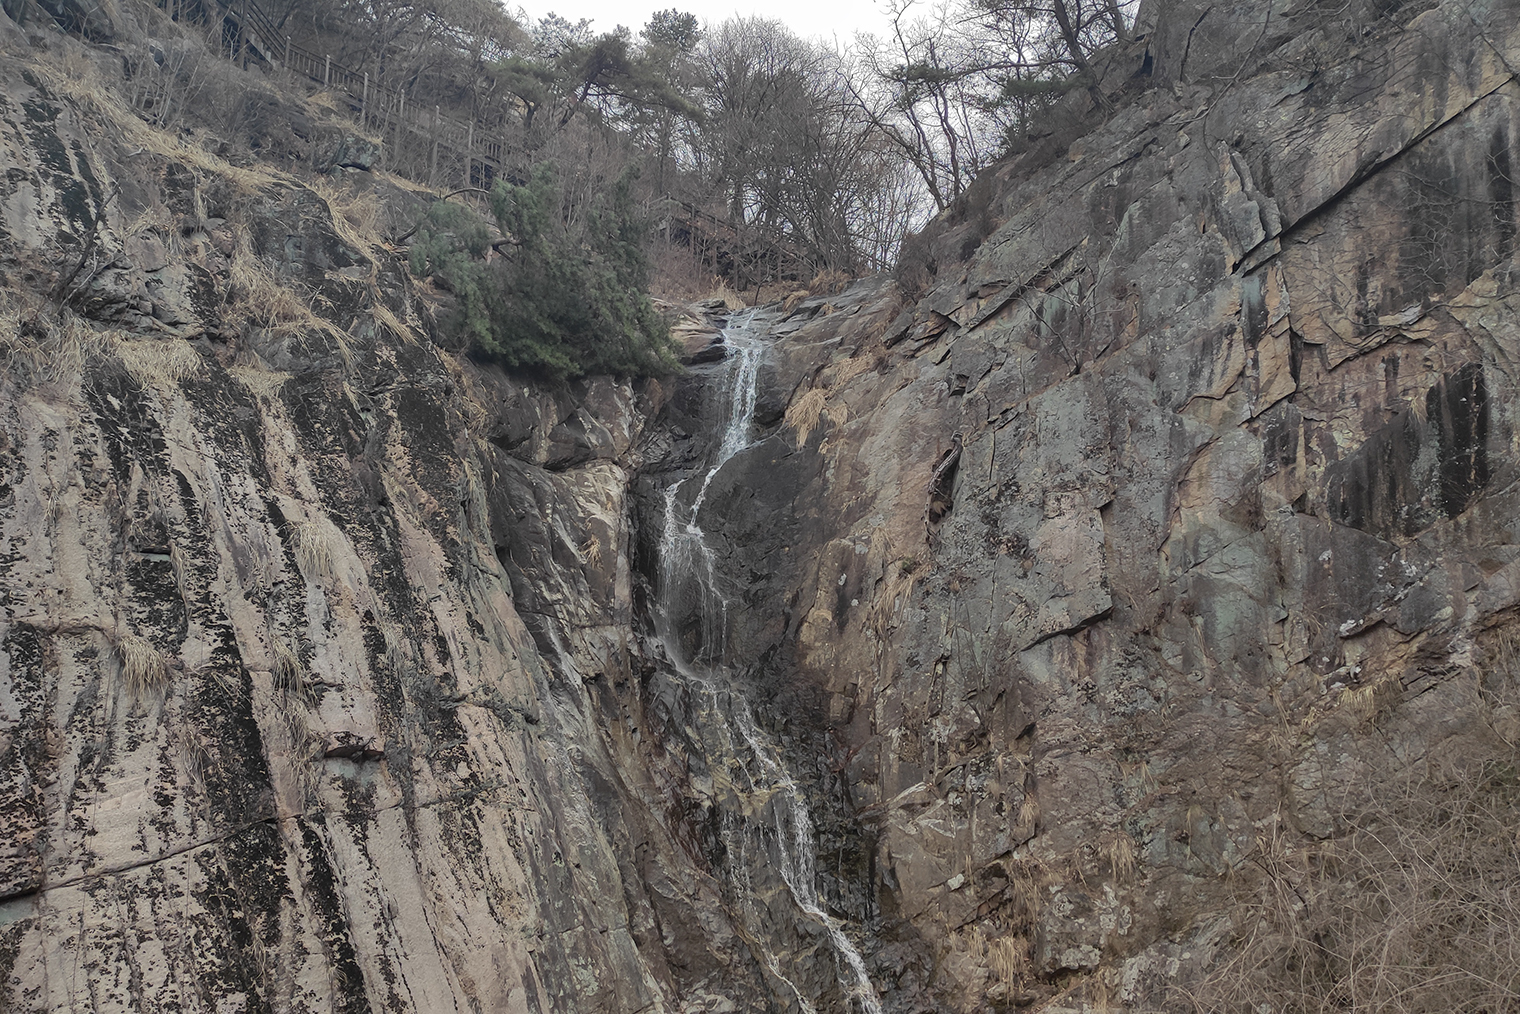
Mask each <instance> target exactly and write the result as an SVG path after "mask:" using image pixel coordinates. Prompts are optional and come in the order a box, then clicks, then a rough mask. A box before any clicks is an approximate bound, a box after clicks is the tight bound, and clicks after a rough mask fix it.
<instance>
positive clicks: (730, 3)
mask: <svg viewBox="0 0 1520 1014" xmlns="http://www.w3.org/2000/svg"><path fill="white" fill-rule="evenodd" d="M507 6H508V7H518V6H521V7H522V9H523V10H525V11H526V12H527V13H528V15H529V16H530V17H532V18H534V19H537V18H541V17H543V16H544V15H545V14H548V13H550V12H551V11H552V12H553V13H555V14H558V15H559V16H560V17H562V18H565V19H566V20H568V21H579V20H580V19H581V18H589V19H590V20H591V21H592V23H593V24H592V27H593V28H595V30H596V31H599V32H609V31H611V30H612V29H613V28H614V27H616V26H618V25H627V26H628V27H629V28H631V29H633V31H634V34H637V33H638V31H639V29H641V28H643V27H644V25H645V24H646V23H647V22H648V21H649V16H650V15H651V14H653V13H654V12H655V11H659V10H665V9H666V8H669V7H674V8H676V9H677V10H680V11H685V12H687V13H689V14H695V15H696V16H697V20H698V21H701V22H704V23H708V22H711V23H713V24H717V23H718V22H721V21H725V20H727V19H728V18H730V17H732V16H733V15H735V14H738V15H741V16H744V17H750V16H753V15H757V14H758V15H760V16H761V17H766V18H773V19H775V20H777V21H780V22H782V23H784V24H785V25H786V26H787V27H788V28H790V29H791V30H792V31H794V32H796V33H797V34H798V35H801V36H805V37H813V36H821V37H822V38H825V39H831V38H836V37H837V38H838V40H839V42H840V44H841V45H844V44H847V43H848V42H850V40H851V39H853V38H854V37H855V33H856V32H859V31H865V32H871V33H872V34H875V35H882V34H884V33H885V32H886V31H887V27H888V21H887V15H886V7H885V5H884V4H882V3H880V2H879V0H764V2H757V0H516V2H513V0H508V4H507Z"/></svg>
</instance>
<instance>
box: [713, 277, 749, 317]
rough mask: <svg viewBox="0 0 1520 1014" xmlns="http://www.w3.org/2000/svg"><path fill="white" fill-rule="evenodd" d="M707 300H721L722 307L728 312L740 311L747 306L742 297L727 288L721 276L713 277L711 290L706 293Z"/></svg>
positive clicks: (725, 281) (726, 283)
mask: <svg viewBox="0 0 1520 1014" xmlns="http://www.w3.org/2000/svg"><path fill="white" fill-rule="evenodd" d="M707 298H708V299H721V300H723V306H724V307H725V308H726V309H729V310H742V309H744V308H745V307H746V306H748V305H749V304H748V303H746V302H745V301H744V297H743V296H741V295H739V294H738V293H737V292H735V291H734V290H733V289H730V288H729V287H728V282H727V280H725V279H724V278H723V276H722V275H713V279H712V288H711V289H710V290H709V291H708V293H707Z"/></svg>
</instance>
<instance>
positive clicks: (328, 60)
mask: <svg viewBox="0 0 1520 1014" xmlns="http://www.w3.org/2000/svg"><path fill="white" fill-rule="evenodd" d="M331 86H332V54H331V53H328V54H327V56H326V57H324V58H323V60H322V87H323V88H330V87H331Z"/></svg>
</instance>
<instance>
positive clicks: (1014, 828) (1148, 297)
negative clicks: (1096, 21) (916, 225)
mask: <svg viewBox="0 0 1520 1014" xmlns="http://www.w3.org/2000/svg"><path fill="white" fill-rule="evenodd" d="M1289 6H1291V5H1289ZM1254 9H1255V10H1256V11H1257V14H1256V15H1253V16H1259V7H1257V8H1254ZM1221 10H1222V8H1221ZM1274 10H1276V8H1274ZM1218 13H1219V12H1217V11H1216V15H1217V14H1218ZM1239 13H1240V15H1241V16H1242V17H1245V16H1247V15H1248V14H1250V12H1248V11H1244V9H1242V11H1241V12H1239ZM1302 14H1303V12H1302V11H1300V12H1299V15H1302ZM1396 14H1397V18H1399V19H1403V20H1402V21H1399V22H1398V24H1397V25H1395V24H1394V22H1393V21H1392V20H1387V19H1385V20H1384V21H1380V22H1379V23H1378V26H1377V31H1376V32H1367V33H1364V34H1363V35H1362V37H1361V38H1362V39H1363V40H1364V41H1362V42H1358V43H1355V44H1354V45H1353V44H1352V43H1350V42H1348V41H1347V39H1348V38H1351V37H1352V36H1354V35H1355V33H1354V32H1353V33H1350V35H1347V34H1344V33H1342V32H1341V28H1339V27H1337V26H1336V25H1329V24H1328V23H1322V24H1318V25H1317V26H1316V27H1315V31H1308V30H1307V29H1306V30H1305V31H1304V32H1299V33H1295V34H1294V35H1293V37H1291V38H1283V39H1276V40H1275V41H1274V39H1273V37H1272V36H1271V34H1270V33H1267V35H1266V36H1263V37H1264V38H1265V39H1266V40H1267V41H1265V42H1263V43H1262V45H1263V46H1264V47H1266V48H1264V49H1261V50H1259V51H1256V52H1254V54H1253V56H1252V61H1259V65H1258V64H1257V63H1256V62H1250V63H1249V64H1248V69H1249V70H1250V71H1251V76H1250V77H1249V80H1247V79H1244V78H1239V79H1234V78H1237V77H1238V76H1237V75H1235V68H1237V67H1238V66H1239V63H1236V64H1234V65H1232V66H1231V68H1230V70H1229V74H1228V75H1226V76H1227V77H1231V78H1232V80H1231V82H1230V84H1229V85H1228V86H1227V87H1224V88H1222V89H1219V90H1215V89H1213V88H1212V87H1210V86H1207V85H1200V84H1189V83H1188V81H1190V80H1203V81H1207V80H1208V78H1209V76H1210V75H1209V74H1206V73H1200V74H1199V75H1198V77H1196V78H1190V77H1189V76H1188V75H1186V74H1184V75H1183V81H1182V82H1180V83H1179V84H1178V85H1177V87H1175V88H1168V89H1166V90H1163V91H1155V92H1145V93H1144V94H1142V95H1140V96H1138V97H1136V98H1135V99H1133V101H1130V102H1128V103H1127V104H1124V105H1123V106H1122V107H1121V108H1120V110H1119V111H1118V112H1116V113H1114V114H1113V115H1111V116H1109V117H1107V118H1106V120H1105V122H1103V123H1102V124H1101V125H1099V126H1096V127H1094V128H1092V129H1090V130H1088V131H1087V132H1086V133H1085V135H1084V136H1082V137H1080V138H1078V139H1076V140H1075V141H1074V142H1073V143H1071V144H1070V148H1069V150H1066V151H1064V152H1063V153H1062V155H1061V157H1060V158H1058V159H1056V160H1054V161H1052V160H1051V159H1050V157H1049V153H1048V152H1045V151H1043V150H1031V151H1029V152H1027V153H1026V154H1024V155H1022V156H1016V157H1015V158H1013V159H1011V160H1010V161H1009V162H1007V163H1005V164H1003V165H1001V166H999V167H998V168H997V169H995V170H994V171H992V172H991V173H989V174H988V175H987V177H986V178H984V179H982V180H980V181H978V183H977V186H976V192H975V193H973V194H971V195H968V198H967V201H966V202H965V206H964V207H959V208H957V209H954V210H953V211H952V212H951V213H950V214H948V215H947V216H946V217H945V218H944V219H943V220H942V221H940V222H937V223H936V224H934V225H932V226H931V227H930V229H929V230H928V232H927V233H926V234H925V236H923V237H920V238H919V239H918V240H917V241H916V246H915V249H916V250H917V251H918V253H917V254H916V255H915V256H916V258H917V260H916V261H915V263H914V264H913V265H912V268H913V270H915V271H917V272H919V273H920V274H919V275H918V276H917V280H918V281H920V282H924V283H925V284H924V286H923V291H922V296H921V298H917V299H916V300H915V299H913V298H905V297H902V296H894V295H893V294H892V293H891V292H890V291H889V290H886V289H883V288H881V287H880V286H881V283H869V284H867V285H862V286H858V287H857V288H856V289H855V290H853V291H852V292H851V293H849V294H847V295H846V296H845V297H843V298H841V299H838V300H835V302H836V304H837V305H841V306H851V307H852V309H854V310H855V312H854V313H853V314H838V313H836V314H833V315H830V316H818V317H814V318H811V319H807V320H804V321H798V320H793V321H790V322H788V323H789V326H790V327H791V328H792V329H793V330H792V332H791V333H790V334H789V335H788V336H787V337H786V338H784V339H783V340H782V341H780V342H779V343H778V344H777V345H776V347H775V351H774V362H773V365H772V368H771V369H772V376H773V377H778V378H788V379H787V383H786V384H785V385H784V386H786V387H788V388H790V390H791V392H792V393H791V394H790V395H789V396H788V399H787V400H788V401H789V404H790V406H791V409H790V412H789V414H788V416H787V417H786V419H785V420H784V421H780V422H778V423H777V424H776V426H775V428H774V429H771V430H762V431H761V433H760V435H761V436H763V437H764V439H763V440H762V441H761V442H760V443H758V444H757V445H756V447H755V448H754V449H753V453H752V454H750V455H749V456H747V457H741V458H736V459H735V461H734V462H733V466H732V467H733V468H734V470H735V472H734V474H733V475H732V476H725V477H724V480H723V481H724V483H725V486H724V488H725V489H733V490H740V491H744V492H743V495H742V496H738V495H735V496H734V497H733V499H734V500H735V501H736V503H735V504H734V506H733V507H732V508H731V510H732V511H733V513H724V512H720V511H718V510H716V509H715V510H714V523H713V527H712V532H711V540H712V542H713V544H714V545H715V546H719V547H721V548H720V552H721V553H722V554H724V555H725V560H726V562H725V564H724V568H723V569H724V570H725V572H726V573H730V574H749V575H751V577H750V580H749V583H748V584H747V585H746V586H745V587H743V588H741V589H740V590H739V592H738V594H739V595H740V597H741V598H742V600H743V601H745V602H746V603H751V604H754V606H755V608H753V609H752V610H751V612H752V613H756V614H758V615H750V613H747V614H746V616H745V617H743V618H741V619H739V620H736V621H735V622H734V623H733V625H732V630H731V632H730V637H731V638H732V639H733V644H734V645H735V646H736V648H735V650H736V651H737V652H738V654H739V655H740V657H748V658H752V659H755V660H756V664H755V666H754V674H753V678H754V680H755V685H756V688H757V693H758V694H759V695H760V699H761V700H763V701H766V702H767V704H766V705H765V706H762V707H761V708H759V710H761V711H762V712H763V713H762V715H761V719H762V721H765V720H767V715H768V716H769V720H770V721H772V722H774V723H775V724H776V725H777V726H778V727H781V728H791V727H793V726H794V725H796V726H802V725H804V724H806V723H808V722H822V723H823V724H824V726H825V727H826V728H827V730H828V734H827V736H825V737H819V739H818V740H817V743H819V744H822V743H827V746H826V747H824V746H802V745H801V744H802V743H804V742H811V741H808V740H807V738H806V736H805V735H802V734H799V735H798V736H797V737H796V742H797V744H798V756H797V761H798V763H799V764H802V765H804V766H809V767H810V768H811V770H812V771H813V772H814V777H815V779H816V780H817V783H818V784H819V785H820V786H825V785H828V784H830V779H831V778H833V777H836V775H835V772H840V771H842V772H843V776H842V777H843V778H844V783H845V784H844V790H843V795H844V797H845V799H847V803H846V804H845V805H846V806H847V807H848V808H849V809H851V810H853V812H854V813H855V815H856V820H855V822H853V823H852V822H850V821H848V820H846V821H843V822H841V824H840V833H841V836H842V840H849V841H851V842H854V843H865V845H864V847H865V848H866V849H867V850H868V851H870V852H871V853H872V854H873V858H872V863H871V868H870V870H868V871H862V872H860V873H859V874H858V875H859V876H860V877H863V878H866V881H867V882H868V883H869V884H870V891H869V892H868V893H869V894H870V895H874V902H873V904H872V905H865V906H862V907H861V911H862V912H863V913H865V917H866V918H868V919H872V920H874V921H872V922H871V925H872V927H873V929H874V931H875V932H876V934H877V938H876V939H877V941H878V944H879V946H880V951H879V953H881V954H882V955H888V954H892V953H896V952H895V951H893V948H894V947H897V946H899V942H902V943H903V944H904V945H905V946H908V947H911V948H916V949H917V950H918V952H919V953H926V954H929V955H932V961H931V966H932V968H933V970H934V971H933V972H932V973H930V975H929V978H928V981H924V980H923V979H917V978H915V976H914V975H912V974H909V973H908V972H907V971H893V970H892V969H894V968H896V967H897V966H896V965H893V964H892V963H891V962H890V961H888V960H887V959H886V958H885V957H884V958H883V964H882V971H881V974H882V976H883V979H882V982H881V983H879V985H881V986H883V987H884V988H887V989H892V988H893V987H894V983H896V988H898V989H899V990H901V991H904V992H903V993H902V994H901V995H903V996H907V995H910V994H911V995H914V996H926V995H932V996H934V997H935V998H936V1002H939V1003H943V1004H945V1005H946V1006H947V1007H950V1008H954V1009H964V1010H974V1009H984V1007H985V1005H986V1004H987V1003H989V1002H991V1003H1002V1002H1007V1001H1008V1000H1009V999H1010V998H1012V999H1018V1000H1019V1002H1020V1003H1027V1004H1037V1003H1038V1002H1040V1001H1041V999H1042V998H1043V997H1046V996H1049V995H1050V994H1051V993H1052V992H1053V991H1054V990H1055V988H1056V985H1055V984H1056V983H1064V984H1066V985H1068V986H1070V985H1073V984H1074V983H1076V984H1080V985H1079V986H1078V987H1077V989H1076V991H1075V992H1074V993H1073V994H1070V995H1069V997H1068V1000H1067V1001H1063V1003H1067V1004H1068V1005H1069V1004H1072V1003H1077V1002H1087V1003H1094V1004H1096V1003H1100V1002H1102V1001H1101V998H1102V997H1107V998H1108V999H1109V1000H1113V1001H1120V1002H1123V1003H1126V1004H1134V1005H1136V1006H1137V1008H1144V1009H1157V1008H1164V1007H1166V1005H1167V1003H1168V1002H1169V1000H1168V997H1175V996H1176V994H1175V993H1173V992H1172V991H1173V990H1176V989H1179V988H1181V989H1186V988H1188V984H1189V983H1190V982H1196V981H1197V980H1198V978H1199V976H1201V975H1202V974H1203V972H1204V969H1205V967H1206V966H1207V965H1209V963H1210V962H1212V961H1214V960H1215V958H1216V957H1217V956H1220V955H1228V954H1229V953H1231V948H1232V947H1234V946H1236V944H1235V943H1233V942H1232V937H1231V933H1232V932H1234V930H1232V928H1231V926H1232V924H1231V923H1230V922H1229V913H1230V912H1231V911H1232V908H1231V906H1233V905H1235V904H1236V903H1237V902H1238V901H1239V899H1240V898H1241V897H1243V896H1250V895H1251V892H1253V891H1255V890H1256V889H1257V888H1256V886H1254V885H1255V884H1256V881H1255V880H1253V878H1254V877H1259V876H1261V875H1262V867H1261V865H1260V864H1259V863H1258V862H1256V861H1255V860H1263V861H1265V857H1266V855H1267V853H1265V852H1264V851H1263V850H1264V849H1267V848H1268V847H1269V846H1268V845H1264V844H1263V841H1264V840H1267V839H1264V838H1263V835H1267V834H1268V831H1267V830H1265V829H1270V834H1271V836H1278V835H1281V836H1285V837H1271V838H1270V840H1271V841H1275V842H1283V841H1289V842H1291V841H1298V842H1304V843H1312V842H1315V841H1317V840H1318V839H1320V838H1322V837H1325V836H1333V835H1338V834H1341V833H1344V831H1345V829H1346V828H1347V826H1348V822H1349V821H1351V820H1353V819H1354V814H1355V812H1356V806H1357V805H1359V804H1358V802H1357V800H1358V799H1360V798H1362V797H1360V796H1358V793H1359V792H1363V791H1364V790H1365V787H1366V786H1367V785H1369V784H1374V783H1377V782H1378V781H1379V780H1380V779H1382V780H1386V779H1387V778H1388V777H1391V774H1392V773H1400V772H1403V773H1407V772H1409V771H1410V770H1413V769H1414V768H1419V770H1424V768H1420V767H1419V766H1420V765H1422V764H1435V763H1437V762H1438V759H1440V758H1452V757H1464V758H1467V759H1469V760H1471V759H1472V758H1475V757H1485V756H1487V757H1493V756H1496V755H1498V756H1508V754H1507V752H1506V751H1509V750H1510V747H1509V746H1508V745H1506V744H1507V743H1508V742H1509V741H1507V740H1505V739H1504V737H1503V736H1499V735H1497V734H1495V733H1494V732H1493V731H1492V730H1493V729H1494V728H1495V726H1494V724H1493V721H1491V717H1492V715H1491V713H1492V711H1493V708H1494V707H1495V706H1496V705H1495V703H1494V701H1495V700H1496V699H1497V698H1495V697H1494V696H1493V694H1494V693H1495V691H1494V689H1493V688H1494V687H1495V686H1499V685H1508V684H1507V683H1506V682H1505V681H1506V680H1512V678H1513V674H1510V675H1505V674H1506V673H1507V671H1508V670H1507V669H1506V668H1505V666H1506V665H1507V663H1506V661H1505V659H1506V657H1507V656H1506V654H1505V649H1503V648H1502V643H1503V639H1504V638H1505V637H1508V636H1511V635H1510V634H1507V633H1505V631H1507V630H1509V629H1510V627H1509V625H1510V623H1511V617H1512V615H1513V614H1512V610H1513V607H1514V605H1515V604H1516V602H1517V601H1520V600H1517V598H1516V588H1517V587H1520V585H1517V584H1516V580H1515V576H1514V574H1515V568H1516V567H1517V566H1520V564H1517V563H1516V559H1517V550H1516V549H1515V546H1516V536H1517V529H1516V521H1515V519H1516V517H1517V516H1520V515H1517V512H1516V503H1515V494H1514V491H1513V488H1512V485H1513V484H1512V477H1513V475H1514V473H1515V469H1516V461H1517V458H1516V452H1517V445H1516V439H1517V436H1516V428H1515V412H1516V402H1515V394H1514V391H1515V387H1514V370H1515V366H1514V357H1515V347H1514V346H1515V339H1514V336H1515V334H1516V333H1520V319H1517V317H1516V304H1515V302H1514V299H1513V297H1512V296H1511V295H1510V289H1511V287H1512V281H1513V277H1514V265H1513V262H1512V257H1513V253H1514V235H1515V230H1516V228H1517V219H1516V211H1517V209H1516V207H1515V204H1514V200H1513V195H1512V193H1511V179H1510V177H1511V175H1512V174H1511V172H1510V171H1509V170H1508V169H1506V168H1504V167H1506V166H1510V165H1512V164H1513V161H1514V159H1515V157H1516V155H1515V151H1514V141H1513V139H1514V137H1515V124H1516V122H1517V117H1520V86H1517V84H1516V81H1515V79H1514V77H1513V71H1512V69H1511V68H1512V67H1514V66H1515V65H1516V64H1515V55H1516V52H1517V47H1520V37H1517V36H1516V35H1515V34H1514V32H1513V30H1511V29H1509V28H1507V27H1504V25H1503V18H1502V16H1501V15H1499V14H1498V13H1497V11H1489V12H1486V13H1485V11H1484V10H1473V11H1468V10H1466V9H1462V10H1458V9H1457V8H1455V7H1450V8H1448V7H1445V6H1429V5H1425V6H1421V5H1405V6H1404V7H1402V8H1397V9H1396ZM1212 16H1215V15H1211V17H1212ZM1390 17H1392V15H1390ZM1300 23H1301V24H1302V23H1303V22H1300ZM1342 27H1345V26H1342ZM1258 34H1259V33H1258ZM1251 37H1252V38H1255V37H1256V36H1255V35H1253V36H1251ZM1144 45H1145V43H1143V42H1142V43H1141V48H1143V46H1144ZM1274 46H1276V47H1277V48H1276V50H1274V49H1273V48H1272V47H1274ZM1216 70H1217V69H1216ZM1031 167H1033V168H1031ZM983 237H984V238H983ZM914 295H915V296H917V295H918V293H917V292H915V293H914ZM852 304H853V306H852ZM904 307H906V310H905V311H904V310H903V308H904ZM900 311H902V312H900ZM820 406H821V407H820ZM803 409H807V411H805V412H804V411H802V410H803ZM805 417H806V418H813V419H817V420H819V421H818V422H817V423H814V424H811V425H806V424H804V423H802V422H801V420H802V419H803V418H805ZM956 446H959V448H960V451H959V455H958V459H957V460H956V463H955V466H954V473H953V479H952V480H951V481H950V482H949V483H948V484H947V483H946V482H945V481H943V470H944V467H945V465H946V463H947V462H948V461H950V460H951V457H952V456H953V455H952V450H953V448H955V447H956ZM937 470H939V471H937ZM937 474H939V475H940V476H941V478H940V479H938V480H937V479H936V475H937ZM777 476H785V477H788V478H789V479H791V480H793V481H801V482H802V483H803V485H802V486H801V487H800V488H799V489H798V490H796V491H795V493H789V494H787V495H781V494H778V493H777V492H776V491H775V490H774V489H772V488H771V484H772V483H773V481H774V477H777ZM729 509H730V508H725V510H729ZM761 519H763V520H761ZM761 603H768V604H769V605H768V606H764V605H761ZM820 691H822V694H821V696H819V692H820ZM1500 711H1503V708H1502V707H1501V708H1500ZM1506 713H1507V712H1506ZM799 716H806V717H799ZM810 751H811V753H812V755H811V756H809V752H810ZM1411 765H1412V766H1413V767H1411ZM847 812H848V811H847ZM1270 847H1274V848H1275V847H1278V846H1270ZM1253 857H1254V858H1253ZM846 880H848V877H847V878H846ZM846 893H847V891H846ZM873 906H874V907H873ZM999 955H1001V957H998V956H999ZM915 974H916V973H915ZM899 975H900V976H901V980H900V981H898V979H897V978H895V977H896V976H899ZM1071 996H1075V997H1077V999H1076V1000H1072V999H1070V997H1071ZM1083 997H1085V998H1086V999H1085V1000H1083V999H1082V998H1083Z"/></svg>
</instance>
